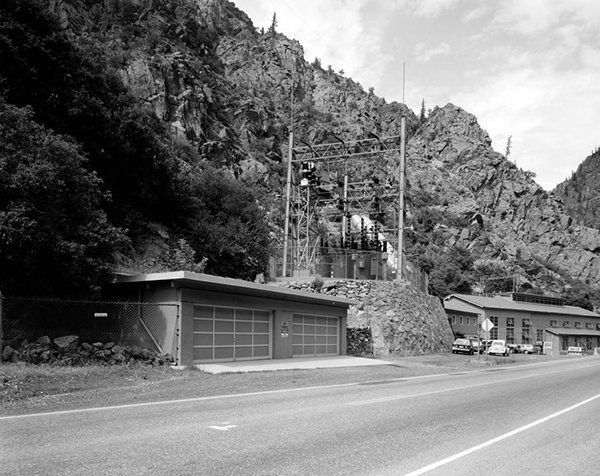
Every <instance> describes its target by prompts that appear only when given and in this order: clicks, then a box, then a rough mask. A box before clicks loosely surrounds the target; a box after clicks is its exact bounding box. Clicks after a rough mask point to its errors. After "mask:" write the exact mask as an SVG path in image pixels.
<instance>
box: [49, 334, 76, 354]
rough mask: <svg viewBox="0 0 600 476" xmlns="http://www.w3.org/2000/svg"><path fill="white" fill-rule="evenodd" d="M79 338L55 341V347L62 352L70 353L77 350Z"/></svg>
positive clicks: (59, 338) (61, 338) (62, 338)
mask: <svg viewBox="0 0 600 476" xmlns="http://www.w3.org/2000/svg"><path fill="white" fill-rule="evenodd" d="M78 344H79V336H62V337H57V338H56V339H54V345H55V346H56V348H57V349H58V350H59V351H60V352H64V353H68V352H73V351H74V350H76V349H77V346H78Z"/></svg>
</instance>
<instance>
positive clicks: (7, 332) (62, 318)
mask: <svg viewBox="0 0 600 476" xmlns="http://www.w3.org/2000/svg"><path fill="white" fill-rule="evenodd" d="M178 328H179V306H178V305H177V304H172V303H139V302H118V301H73V300H54V299H43V298H31V297H27V298H23V297H5V296H2V295H1V294H0V353H1V352H2V350H3V349H4V348H5V347H6V346H10V347H12V348H18V347H19V346H21V345H22V344H23V343H24V342H25V341H27V342H34V341H35V340H36V339H38V338H40V337H44V336H48V337H49V338H50V339H56V338H58V337H63V336H69V335H76V336H78V337H79V341H80V342H88V343H90V344H91V343H95V342H102V343H106V342H114V343H115V344H119V345H122V346H136V347H142V348H147V349H151V350H154V351H156V352H160V353H163V354H171V355H173V356H176V355H177V342H178Z"/></svg>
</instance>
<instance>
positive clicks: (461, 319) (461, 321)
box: [460, 316, 464, 326]
mask: <svg viewBox="0 0 600 476" xmlns="http://www.w3.org/2000/svg"><path fill="white" fill-rule="evenodd" d="M463 319H464V317H463V316H460V325H461V326H462V325H463Z"/></svg>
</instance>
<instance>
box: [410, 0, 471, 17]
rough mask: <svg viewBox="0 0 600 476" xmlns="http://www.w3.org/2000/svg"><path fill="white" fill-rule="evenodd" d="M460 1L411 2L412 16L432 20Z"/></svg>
mask: <svg viewBox="0 0 600 476" xmlns="http://www.w3.org/2000/svg"><path fill="white" fill-rule="evenodd" d="M461 2H462V0H413V1H412V2H411V4H412V7H413V9H414V10H413V14H414V15H416V16H418V17H427V18H434V17H437V16H439V15H441V14H442V13H443V12H446V11H448V10H451V9H453V8H455V7H456V6H457V5H458V4H459V3H461Z"/></svg>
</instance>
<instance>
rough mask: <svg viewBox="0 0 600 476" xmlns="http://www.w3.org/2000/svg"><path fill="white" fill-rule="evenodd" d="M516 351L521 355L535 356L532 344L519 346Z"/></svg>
mask: <svg viewBox="0 0 600 476" xmlns="http://www.w3.org/2000/svg"><path fill="white" fill-rule="evenodd" d="M516 351H517V352H519V353H521V354H533V353H534V352H535V349H534V347H533V345H531V344H519V345H518V346H517V348H516Z"/></svg>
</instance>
